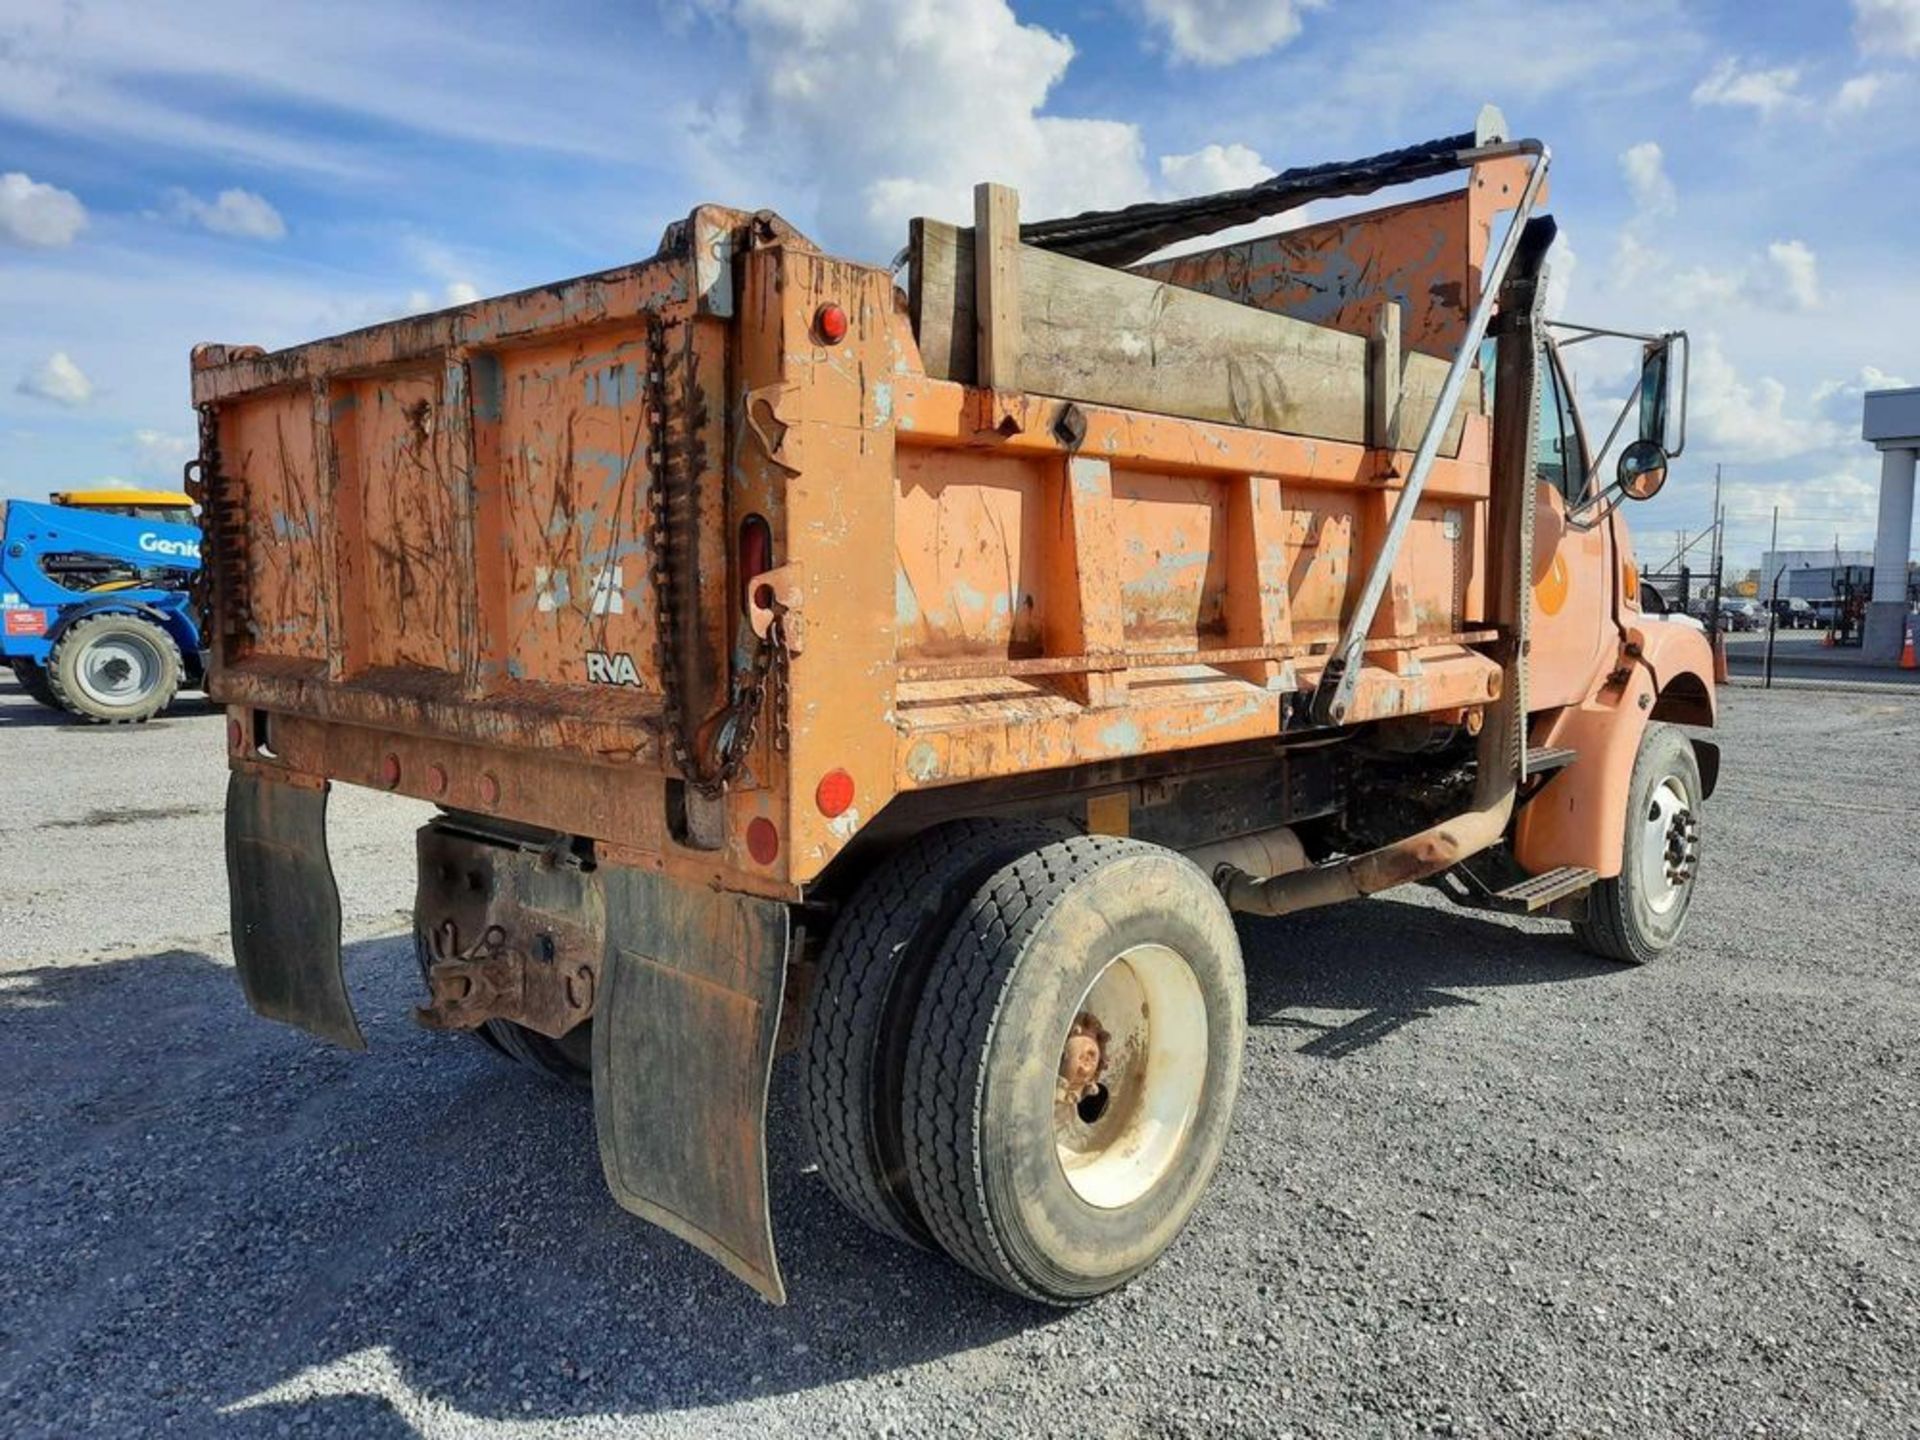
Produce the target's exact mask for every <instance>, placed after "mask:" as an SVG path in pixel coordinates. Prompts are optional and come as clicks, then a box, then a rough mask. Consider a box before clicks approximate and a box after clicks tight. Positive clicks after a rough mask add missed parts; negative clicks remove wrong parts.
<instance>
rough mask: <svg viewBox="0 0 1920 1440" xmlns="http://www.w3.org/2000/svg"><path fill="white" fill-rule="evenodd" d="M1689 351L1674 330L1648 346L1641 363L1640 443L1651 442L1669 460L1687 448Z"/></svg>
mask: <svg viewBox="0 0 1920 1440" xmlns="http://www.w3.org/2000/svg"><path fill="white" fill-rule="evenodd" d="M1676 348H1677V349H1678V350H1679V352H1680V361H1679V369H1678V372H1677V373H1676V371H1675V367H1674V353H1673V352H1674V350H1675V349H1676ZM1691 351H1692V347H1691V345H1690V344H1689V343H1688V340H1687V335H1686V332H1685V331H1684V330H1676V331H1674V332H1673V333H1672V334H1669V335H1662V336H1661V337H1660V338H1659V339H1658V340H1655V341H1652V342H1651V343H1649V344H1648V346H1647V348H1646V351H1645V353H1644V356H1643V358H1642V360H1641V362H1640V386H1639V399H1640V431H1639V435H1640V439H1641V440H1643V441H1652V442H1653V443H1654V444H1655V445H1658V446H1659V447H1660V448H1661V449H1662V450H1664V451H1666V452H1667V455H1668V457H1669V458H1671V457H1673V456H1675V455H1678V454H1679V453H1680V452H1681V451H1682V450H1684V449H1685V448H1686V444H1687V370H1688V368H1689V364H1690V361H1691V358H1692V354H1691ZM1676 391H1677V395H1678V399H1677V401H1676V399H1675V395H1676Z"/></svg>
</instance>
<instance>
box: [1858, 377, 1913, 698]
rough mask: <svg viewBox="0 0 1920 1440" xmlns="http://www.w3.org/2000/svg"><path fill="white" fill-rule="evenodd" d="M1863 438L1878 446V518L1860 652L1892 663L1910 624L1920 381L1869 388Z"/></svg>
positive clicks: (1866, 658)
mask: <svg viewBox="0 0 1920 1440" xmlns="http://www.w3.org/2000/svg"><path fill="white" fill-rule="evenodd" d="M1860 433H1861V435H1862V437H1863V438H1865V439H1867V440H1869V441H1871V442H1872V443H1873V444H1874V446H1875V447H1876V448H1878V450H1879V451H1880V524H1879V527H1878V529H1877V530H1876V531H1875V532H1874V541H1873V600H1872V602H1871V603H1870V604H1869V605H1868V606H1867V626H1866V632H1865V638H1864V640H1863V643H1862V644H1861V647H1860V649H1861V655H1860V658H1861V659H1863V660H1878V661H1881V662H1883V663H1889V664H1890V663H1892V662H1894V661H1896V660H1898V659H1899V658H1900V648H1901V645H1902V643H1903V642H1904V640H1905V638H1906V629H1907V609H1908V606H1907V560H1908V557H1909V556H1910V555H1911V554H1912V552H1913V476H1914V469H1915V463H1916V461H1920V386H1913V387H1911V388H1909V389H1905V390H1872V391H1869V392H1868V393H1867V402H1866V414H1865V417H1864V420H1863V423H1862V425H1861V430H1860Z"/></svg>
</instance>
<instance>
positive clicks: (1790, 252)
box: [1750, 240, 1820, 310]
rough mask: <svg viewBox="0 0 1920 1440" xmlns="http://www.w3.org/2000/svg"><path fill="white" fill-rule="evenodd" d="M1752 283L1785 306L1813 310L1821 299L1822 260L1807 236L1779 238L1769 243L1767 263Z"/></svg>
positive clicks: (1781, 306)
mask: <svg viewBox="0 0 1920 1440" xmlns="http://www.w3.org/2000/svg"><path fill="white" fill-rule="evenodd" d="M1750 286H1751V287H1757V290H1758V293H1759V294H1760V295H1763V296H1765V297H1767V298H1768V299H1770V300H1772V301H1773V302H1774V303H1775V304H1777V305H1778V307H1779V308H1781V309H1786V310H1812V309H1814V308H1815V307H1816V306H1818V305H1819V303H1820V269H1819V262H1818V261H1817V260H1816V259H1815V257H1814V253H1813V251H1812V250H1811V249H1809V248H1808V246H1807V244H1806V242H1805V241H1804V240H1776V241H1774V242H1773V243H1772V244H1771V245H1769V246H1767V264H1766V266H1765V267H1764V268H1763V269H1762V270H1761V271H1760V272H1759V274H1758V275H1757V276H1756V278H1755V279H1754V280H1753V281H1751V282H1750ZM1782 302H1784V303H1782ZM1762 303H1767V301H1766V300H1763V301H1762Z"/></svg>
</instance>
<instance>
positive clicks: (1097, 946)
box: [902, 836, 1246, 1305]
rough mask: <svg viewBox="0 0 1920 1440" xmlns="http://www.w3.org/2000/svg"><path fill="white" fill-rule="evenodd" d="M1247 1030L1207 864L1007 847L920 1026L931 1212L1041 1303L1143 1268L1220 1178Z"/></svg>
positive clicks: (918, 1076) (1123, 847)
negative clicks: (1014, 854) (1015, 854)
mask: <svg viewBox="0 0 1920 1440" xmlns="http://www.w3.org/2000/svg"><path fill="white" fill-rule="evenodd" d="M1245 1038H1246V993H1245V983H1244V979H1243V976H1242V972H1241V960H1240V945H1239V940H1238V938H1237V936H1236V935H1235V933H1234V928H1233V920H1232V917H1231V916H1230V915H1229V914H1228V912H1227V907H1226V905H1225V904H1224V903H1223V902H1222V900H1221V899H1220V896H1219V894H1218V892H1217V891H1215V889H1214V888H1213V886H1212V885H1211V884H1210V883H1208V881H1207V878H1206V876H1205V875H1203V874H1202V873H1201V872H1200V871H1199V870H1198V869H1197V868H1195V866H1194V865H1193V864H1192V863H1191V862H1190V861H1188V860H1186V859H1184V858H1182V857H1181V856H1179V855H1176V854H1174V853H1173V852H1171V851H1168V850H1162V849H1160V848H1158V847H1156V846H1152V845H1145V844H1142V843H1140V842H1138V841H1134V840H1121V839H1113V838H1107V837H1099V836H1089V837H1084V838H1075V839H1071V840H1062V841H1058V842H1056V843H1054V844H1050V845H1045V846H1042V847H1040V848H1037V849H1035V850H1033V851H1032V852H1030V853H1028V854H1026V855H1023V856H1021V857H1020V858H1018V859H1015V860H1012V861H1011V862H1010V863H1007V864H1005V865H1003V866H1002V867H1001V868H1000V869H998V870H997V871H995V872H994V873H993V874H992V875H990V876H989V877H987V878H986V880H985V881H984V882H983V883H982V884H981V885H980V886H979V888H978V889H977V890H975V892H974V893H973V895H972V897H971V898H970V899H969V901H968V903H967V904H966V905H965V906H964V907H963V909H962V911H961V913H960V915H959V917H958V920H957V923H956V924H955V926H954V928H953V930H952V932H951V934H950V935H949V936H948V938H947V941H946V944H945V945H944V946H943V947H942V949H941V953H940V955H939V957H938V958H937V960H936V961H935V963H934V966H933V969H932V973H931V975H930V977H929V980H928V983H927V987H926V989H925V991H924V993H923V994H922V996H921V998H920V1004H919V1007H918V1010H917V1013H916V1014H915V1016H914V1022H913V1033H912V1037H911V1040H910V1041H909V1044H908V1053H907V1073H906V1080H905V1085H904V1087H903V1090H904V1093H903V1116H902V1118H903V1126H902V1128H903V1131H904V1137H905V1142H906V1158H907V1170H908V1178H909V1180H910V1182H911V1184H912V1190H913V1196H914V1199H915V1200H916V1202H917V1203H918V1206H919V1209H920V1213H921V1215H922V1217H923V1218H924V1220H925V1222H926V1225H927V1228H928V1230H929V1231H930V1232H931V1233H932V1235H933V1236H934V1238H935V1239H937V1240H938V1241H939V1242H940V1244H941V1246H942V1248H944V1249H945V1250H946V1251H947V1253H948V1254H950V1255H952V1256H953V1257H954V1259H956V1260H958V1261H960V1262H961V1263H962V1264H964V1265H966V1266H967V1267H969V1268H970V1269H972V1270H974V1271H975V1272H977V1273H978V1274H980V1275H981V1276H983V1277H985V1278H986V1279H988V1280H990V1281H992V1282H993V1283H994V1284H996V1285H999V1286H1001V1287H1003V1288H1004V1289H1007V1290H1011V1291H1013V1292H1014V1293H1015V1294H1018V1295H1023V1296H1026V1297H1028V1298H1030V1299H1034V1300H1040V1301H1045V1302H1047V1303H1049V1304H1055V1305H1074V1304H1080V1303H1082V1302H1085V1301H1087V1300H1091V1299H1093V1298H1094V1297H1095V1296H1097V1295H1100V1294H1103V1293H1105V1292H1106V1291H1109V1290H1112V1289H1114V1288H1115V1287H1117V1286H1119V1285H1122V1284H1124V1283H1125V1282H1126V1281H1127V1280H1129V1279H1131V1278H1132V1277H1133V1276H1135V1275H1137V1274H1139V1273H1140V1271H1142V1270H1144V1269H1146V1268H1147V1266H1149V1265H1151V1264H1152V1263H1153V1262H1154V1260H1155V1259H1157V1258H1158V1257H1159V1255H1160V1253H1161V1252H1162V1251H1163V1250H1165V1249H1166V1248H1167V1246H1168V1245H1170V1244H1172V1243H1173V1240H1174V1237H1175V1236H1177V1235H1178V1234H1179V1233H1180V1231H1181V1229H1182V1227H1184V1226H1185V1225H1186V1223H1187V1221H1188V1219H1189V1218H1190V1217H1191V1216H1192V1215H1193V1212H1194V1210H1195V1209H1196V1208H1197V1206H1198V1205H1199V1203H1200V1198H1201V1196H1202V1195H1203V1194H1204V1193H1205V1191H1206V1187H1207V1183H1208V1181H1209V1180H1210V1179H1211V1178H1212V1176H1213V1171H1214V1167H1215V1166H1216V1165H1217V1164H1218V1162H1219V1159H1220V1155H1221V1151H1222V1150H1223V1149H1224V1147H1225V1145H1226V1138H1227V1127H1228V1123H1229V1121H1230V1120H1231V1118H1232V1114H1233V1102H1234V1096H1235V1094H1236V1093H1237V1092H1238V1090H1239V1085H1240V1060H1241V1049H1242V1046H1243V1043H1244V1041H1245Z"/></svg>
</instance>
